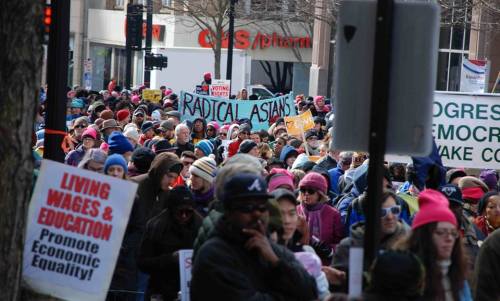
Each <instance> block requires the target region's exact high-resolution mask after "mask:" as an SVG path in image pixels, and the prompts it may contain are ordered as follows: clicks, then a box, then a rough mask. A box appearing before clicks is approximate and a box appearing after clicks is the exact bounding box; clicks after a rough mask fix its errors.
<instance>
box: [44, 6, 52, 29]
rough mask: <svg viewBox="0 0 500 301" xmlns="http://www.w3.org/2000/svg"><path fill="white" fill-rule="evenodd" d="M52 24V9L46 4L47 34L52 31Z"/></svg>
mask: <svg viewBox="0 0 500 301" xmlns="http://www.w3.org/2000/svg"><path fill="white" fill-rule="evenodd" d="M51 23H52V7H50V5H48V4H46V5H45V8H44V11H43V25H44V26H45V32H49V31H50V24H51Z"/></svg>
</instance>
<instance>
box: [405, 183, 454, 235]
mask: <svg viewBox="0 0 500 301" xmlns="http://www.w3.org/2000/svg"><path fill="white" fill-rule="evenodd" d="M418 205H419V207H420V209H419V211H418V212H417V214H416V215H415V218H414V219H413V223H412V225H411V228H412V229H416V228H418V227H420V226H423V225H426V224H430V223H436V222H448V223H451V224H453V225H454V226H455V227H456V226H457V219H456V217H455V215H454V214H453V212H452V211H451V210H450V208H449V207H448V206H449V203H448V200H447V199H446V197H445V196H444V195H443V194H442V193H440V192H439V191H436V190H432V189H426V190H424V191H422V192H421V193H420V194H419V195H418Z"/></svg>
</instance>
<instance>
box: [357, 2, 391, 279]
mask: <svg viewBox="0 0 500 301" xmlns="http://www.w3.org/2000/svg"><path fill="white" fill-rule="evenodd" d="M393 7H394V0H378V1H377V13H376V18H375V20H376V21H375V52H374V57H373V73H372V79H373V80H372V93H371V111H370V134H369V138H368V141H369V146H368V152H369V154H370V161H369V163H368V164H369V165H368V195H367V197H368V202H367V212H370V214H368V215H367V216H366V228H365V229H366V232H365V240H364V245H363V247H364V270H365V271H368V270H369V268H370V266H371V264H372V262H373V260H374V259H375V258H376V256H377V253H378V249H379V242H380V236H381V230H380V208H381V207H382V204H381V200H382V193H383V190H382V189H383V188H382V183H383V178H384V155H385V151H386V140H387V119H388V117H389V116H388V111H389V105H388V104H389V91H390V82H391V80H390V79H391V50H392V23H393V11H394V8H393Z"/></svg>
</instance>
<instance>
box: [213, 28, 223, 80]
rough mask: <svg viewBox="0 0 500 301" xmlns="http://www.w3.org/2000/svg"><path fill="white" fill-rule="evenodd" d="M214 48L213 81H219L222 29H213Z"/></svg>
mask: <svg viewBox="0 0 500 301" xmlns="http://www.w3.org/2000/svg"><path fill="white" fill-rule="evenodd" d="M215 29H216V32H215V41H214V42H215V43H214V45H215V47H214V48H213V50H214V77H213V78H214V79H221V76H220V63H221V56H222V38H223V37H222V35H223V33H222V29H220V28H215Z"/></svg>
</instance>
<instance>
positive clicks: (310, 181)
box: [299, 171, 328, 195]
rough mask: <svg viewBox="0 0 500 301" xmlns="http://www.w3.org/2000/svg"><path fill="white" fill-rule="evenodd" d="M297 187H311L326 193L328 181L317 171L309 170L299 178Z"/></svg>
mask: <svg viewBox="0 0 500 301" xmlns="http://www.w3.org/2000/svg"><path fill="white" fill-rule="evenodd" d="M299 188H312V189H316V190H319V191H321V192H322V193H323V194H325V195H326V193H327V189H328V183H326V179H325V178H324V177H323V176H322V175H320V174H319V173H317V172H314V171H311V172H309V173H307V174H306V175H305V176H304V178H302V180H300V183H299Z"/></svg>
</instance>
